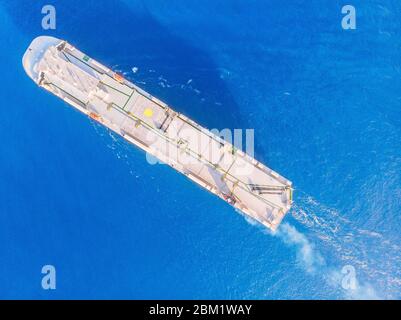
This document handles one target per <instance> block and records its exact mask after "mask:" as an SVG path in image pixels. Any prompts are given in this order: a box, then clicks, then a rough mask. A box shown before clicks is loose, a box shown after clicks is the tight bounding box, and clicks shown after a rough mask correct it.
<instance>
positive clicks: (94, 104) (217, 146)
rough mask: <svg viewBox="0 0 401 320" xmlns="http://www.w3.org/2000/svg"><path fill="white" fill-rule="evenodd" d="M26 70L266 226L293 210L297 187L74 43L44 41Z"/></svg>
mask: <svg viewBox="0 0 401 320" xmlns="http://www.w3.org/2000/svg"><path fill="white" fill-rule="evenodd" d="M23 66H24V69H25V70H26V72H27V74H28V75H29V77H31V78H32V79H33V80H34V81H35V82H36V83H37V84H38V85H39V86H41V87H43V88H45V89H46V90H48V91H50V92H51V93H53V94H55V95H57V96H58V97H60V98H61V99H63V100H64V101H65V102H67V103H68V104H70V105H71V106H73V107H74V108H76V109H78V110H79V111H81V112H82V113H84V114H86V115H88V116H89V117H90V118H92V119H94V120H96V121H98V122H99V123H101V124H103V125H104V126H106V127H107V128H109V129H110V130H112V131H114V132H116V133H118V134H119V135H121V136H122V137H124V138H125V139H126V140H128V141H129V142H131V143H133V144H134V145H136V146H138V147H139V148H141V149H143V150H145V151H146V152H148V153H149V154H151V155H153V156H154V157H156V158H158V159H160V160H161V161H162V162H164V163H166V164H168V165H170V166H171V167H173V168H174V169H176V170H177V171H179V172H181V173H183V174H184V175H185V176H187V177H188V178H189V179H191V180H192V181H194V182H196V183H197V184H199V185H200V186H202V187H203V188H205V189H207V190H208V191H210V192H212V193H214V194H215V195H217V196H219V197H220V198H222V199H223V200H225V201H226V202H228V203H229V204H231V205H232V206H233V207H235V208H237V209H238V210H239V211H241V212H242V213H244V214H246V215H247V216H250V217H251V218H253V219H254V220H256V221H258V222H260V223H262V224H263V225H265V226H266V227H268V228H270V229H272V230H275V229H276V228H277V227H278V225H279V224H280V222H281V220H282V219H283V217H284V215H285V214H286V213H287V211H288V210H289V209H290V207H291V204H292V188H291V182H290V181H288V180H287V179H285V178H283V177H282V176H280V175H279V174H277V173H276V172H274V171H273V170H271V169H269V168H267V167H266V166H264V165H263V164H261V163H260V162H258V161H256V160H255V159H253V158H252V157H250V156H248V155H247V154H245V153H243V152H242V151H241V150H237V149H235V148H234V147H233V146H232V145H231V144H230V143H228V142H226V141H224V140H222V139H221V138H220V137H218V136H216V135H214V134H213V133H211V132H210V131H209V130H207V129H205V128H203V127H201V126H200V125H198V124H197V123H195V122H194V121H192V120H191V119H189V118H187V117H186V116H184V115H182V114H180V113H178V112H175V111H174V110H173V109H171V108H169V107H168V106H167V105H166V104H165V103H163V102H161V101H159V100H158V99H156V98H155V97H153V96H151V95H150V94H148V93H147V92H145V91H143V90H142V89H140V88H139V87H137V86H135V85H134V84H132V83H131V82H129V81H127V80H126V79H124V78H123V77H122V76H120V75H118V74H117V73H115V72H113V71H112V70H110V69H109V68H107V67H105V66H103V65H102V64H100V63H99V62H97V61H95V60H93V59H91V58H89V57H88V56H87V55H85V54H84V53H82V52H81V51H79V50H78V49H77V48H75V47H73V46H71V45H70V44H69V43H67V42H65V41H63V40H60V39H56V38H53V37H45V36H42V37H38V38H36V39H34V40H33V42H32V43H31V45H30V46H29V48H28V50H27V51H26V53H25V55H24V57H23Z"/></svg>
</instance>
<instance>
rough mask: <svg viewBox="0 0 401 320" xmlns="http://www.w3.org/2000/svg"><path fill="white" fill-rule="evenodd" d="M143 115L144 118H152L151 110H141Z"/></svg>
mask: <svg viewBox="0 0 401 320" xmlns="http://www.w3.org/2000/svg"><path fill="white" fill-rule="evenodd" d="M143 115H144V116H145V117H148V118H151V117H152V116H153V110H152V109H151V108H146V109H145V110H143Z"/></svg>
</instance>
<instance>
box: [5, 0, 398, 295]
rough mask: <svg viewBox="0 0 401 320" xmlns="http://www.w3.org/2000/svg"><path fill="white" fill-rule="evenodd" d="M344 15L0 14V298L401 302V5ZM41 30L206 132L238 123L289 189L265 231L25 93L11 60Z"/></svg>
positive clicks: (242, 8)
mask: <svg viewBox="0 0 401 320" xmlns="http://www.w3.org/2000/svg"><path fill="white" fill-rule="evenodd" d="M48 3H51V4H53V5H54V6H55V8H56V10H57V28H56V30H43V29H42V28H41V19H42V17H43V15H42V14H41V8H42V6H43V5H45V4H48ZM345 4H348V3H345V2H344V1H337V0H312V1H298V0H291V1H289V0H288V1H284V2H283V1H278V0H264V1H262V0H260V1H224V2H216V1H209V0H208V1H202V2H199V1H192V0H191V1H178V0H174V1H171V0H170V1H161V0H160V1H154V0H147V1H143V2H142V1H128V0H127V1H107V2H106V1H76V0H74V1H61V0H53V1H21V0H13V1H11V0H7V1H2V2H1V4H0V21H1V28H0V59H1V61H2V65H3V70H2V80H1V84H2V85H1V87H0V97H1V105H0V135H1V139H2V143H1V145H0V298H7V299H10V298H39V299H55V298H67V299H69V298H89V299H93V298H133V299H137V298H142V299H145V298H166V299H167V298H169V299H177V298H186V299H198V298H211V299H214V298H227V299H230V298H234V299H245V298H249V299H297V298H305V299H309V298H312V299H330V298H334V299H343V298H350V299H358V298H401V253H400V252H401V250H400V249H401V238H400V227H401V219H400V214H401V116H400V115H401V111H400V110H401V109H400V108H401V19H400V17H401V3H400V2H399V1H390V0H382V1H374V0H364V1H360V0H355V1H353V2H352V4H353V5H354V6H355V7H356V13H357V29H356V30H347V31H345V30H343V29H342V28H341V19H342V17H343V15H342V14H341V8H342V6H343V5H345ZM42 34H46V35H53V36H57V37H59V38H63V39H66V40H68V41H69V42H71V43H72V44H74V45H76V46H77V47H78V48H80V49H81V50H83V51H84V52H86V53H88V54H89V55H90V56H92V57H93V58H95V59H97V60H99V61H101V62H103V63H104V64H106V65H108V66H110V67H113V68H114V69H116V70H118V71H120V72H122V73H124V75H125V76H126V77H127V78H128V79H130V80H132V81H133V82H135V83H136V84H138V85H140V86H141V87H143V88H144V89H145V90H147V91H149V92H150V93H152V94H153V95H155V96H157V97H159V98H160V99H162V100H164V101H166V102H167V103H168V104H170V105H171V106H173V107H174V108H175V109H177V110H179V111H181V112H183V113H184V114H186V115H188V116H190V117H191V118H193V119H194V120H196V121H197V122H199V123H200V124H202V125H204V126H206V127H208V128H219V129H222V128H243V129H245V128H253V129H254V130H255V148H256V151H255V152H256V157H257V158H258V159H259V160H261V161H263V162H264V163H266V164H267V165H268V166H269V167H271V168H273V169H274V170H276V171H277V172H279V173H281V174H282V175H284V176H285V177H287V178H289V179H290V180H292V181H293V183H294V186H295V188H296V190H295V193H294V197H295V199H294V200H295V203H294V207H293V208H292V209H291V212H290V213H289V214H288V215H287V217H286V218H285V220H284V221H283V224H282V226H281V227H280V229H279V231H278V232H277V233H276V234H272V233H270V232H268V231H267V230H265V229H264V228H262V227H260V226H257V225H254V224H253V223H251V222H249V221H248V220H247V219H245V218H244V217H243V216H241V215H240V214H238V213H237V212H235V211H234V210H233V209H232V208H231V207H230V206H228V205H227V204H225V203H224V202H222V201H221V200H219V199H218V198H216V197H214V196H212V195H210V194H208V193H207V192H205V191H203V190H202V189H201V188H199V187H197V186H196V185H194V184H193V183H191V182H190V181H188V180H187V179H186V178H185V177H183V176H182V175H180V174H178V173H176V172H175V171H174V170H172V169H170V168H168V167H166V166H161V165H156V166H151V165H149V164H148V163H147V162H146V160H145V154H144V153H143V152H142V151H140V150H138V149H136V148H135V147H133V146H131V145H129V144H128V143H126V142H124V141H122V139H121V138H119V137H117V136H116V135H114V134H111V133H110V132H108V131H107V130H106V129H105V128H103V127H101V126H99V125H97V124H95V123H92V122H90V121H89V120H88V119H87V118H86V117H84V116H82V115H81V114H79V113H78V112H76V111H74V110H73V109H72V108H70V107H68V106H67V105H65V104H64V103H63V102H62V101H61V100H59V99H58V98H56V97H54V96H52V95H51V94H49V93H47V92H45V91H44V90H40V89H39V88H37V87H36V85H35V84H34V83H33V82H32V81H31V80H30V79H29V78H28V77H27V76H26V75H25V73H24V71H23V69H22V66H21V57H22V55H23V53H24V51H25V50H26V48H27V46H28V45H29V43H30V42H31V40H32V39H33V38H34V37H36V36H38V35H42ZM133 68H134V69H133ZM135 68H137V69H135ZM136 70H137V71H136ZM134 71H136V72H134ZM46 264H51V265H54V266H55V268H56V271H57V288H56V290H48V291H46V290H43V289H42V287H41V279H42V276H43V275H42V274H41V268H42V266H43V265H46ZM344 267H345V269H344ZM349 267H351V268H352V269H353V270H355V275H356V279H357V282H356V287H355V289H353V290H349V289H347V288H346V287H344V285H343V280H344V276H345V275H344V274H343V273H342V271H344V270H349Z"/></svg>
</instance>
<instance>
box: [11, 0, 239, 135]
mask: <svg viewBox="0 0 401 320" xmlns="http://www.w3.org/2000/svg"><path fill="white" fill-rule="evenodd" d="M47 4H48V1H34V2H27V1H24V0H15V1H10V2H8V3H7V4H4V6H5V8H6V10H7V12H8V13H9V15H10V16H11V18H12V19H13V20H14V23H15V24H16V25H17V27H19V28H20V29H21V30H22V32H23V33H24V34H25V35H27V36H29V37H30V38H32V39H33V38H34V37H36V36H38V35H51V36H56V37H59V38H62V39H66V40H67V41H69V42H70V43H72V44H73V45H75V46H77V47H78V48H79V49H81V50H82V51H84V52H86V53H88V54H89V55H90V56H92V57H93V58H95V59H96V60H99V61H101V62H103V63H104V64H106V65H108V66H110V67H115V68H116V67H117V69H120V70H121V71H123V72H124V74H125V75H126V77H127V78H129V79H130V80H133V81H134V82H137V84H138V85H140V86H141V87H143V88H144V89H145V90H147V91H149V92H150V93H152V94H153V95H155V96H157V97H158V98H160V99H162V100H164V101H165V102H167V103H168V104H169V105H171V106H172V107H173V108H174V109H176V110H178V111H180V112H183V113H184V114H186V115H188V116H190V117H191V118H193V119H194V120H196V121H197V122H199V123H201V124H202V125H203V126H205V127H208V128H219V129H222V128H240V127H241V126H240V123H241V121H240V119H239V116H238V115H239V110H238V106H237V105H236V103H235V101H234V99H233V96H232V94H231V93H230V91H229V90H228V88H227V87H226V85H225V83H224V81H223V80H222V79H221V75H220V72H219V69H218V66H216V64H215V63H214V61H213V59H212V58H211V57H210V56H209V55H208V54H207V53H206V52H204V51H203V50H202V49H201V48H199V47H196V46H193V45H192V44H190V43H188V41H186V40H184V39H181V38H180V37H178V36H176V35H174V34H173V33H172V32H170V31H169V30H168V29H167V28H165V27H164V26H163V25H162V24H160V23H159V22H158V21H157V20H156V19H155V18H154V16H153V15H152V14H151V13H150V12H149V11H148V10H147V9H146V8H145V7H144V6H143V5H141V4H138V5H137V6H135V9H134V6H132V7H131V6H127V5H126V4H125V3H123V2H121V1H84V2H80V3H79V5H78V6H77V2H75V1H65V0H54V1H52V2H51V4H52V5H53V6H54V7H55V8H56V13H57V15H56V17H57V20H56V21H57V24H56V30H43V29H42V26H41V21H42V18H43V16H44V15H43V14H42V13H41V10H42V7H43V6H44V5H47ZM27 6H29V10H27ZM27 45H28V43H27ZM21 54H22V53H21ZM134 66H135V67H138V69H139V71H138V72H137V73H135V74H134V73H133V72H132V71H131V68H132V67H134ZM138 82H139V83H138ZM169 84H173V85H169ZM191 88H192V89H193V90H191ZM205 97H206V98H205Z"/></svg>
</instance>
